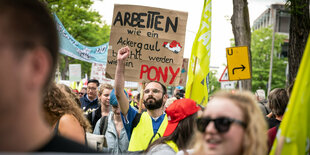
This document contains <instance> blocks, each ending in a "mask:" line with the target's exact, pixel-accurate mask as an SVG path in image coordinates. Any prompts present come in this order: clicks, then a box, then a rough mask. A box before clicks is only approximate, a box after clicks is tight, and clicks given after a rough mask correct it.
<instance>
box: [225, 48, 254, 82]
mask: <svg viewBox="0 0 310 155" xmlns="http://www.w3.org/2000/svg"><path fill="white" fill-rule="evenodd" d="M226 57H227V69H228V75H229V76H228V77H229V81H233V80H245V79H251V69H250V60H249V53H248V47H247V46H240V47H230V48H226Z"/></svg>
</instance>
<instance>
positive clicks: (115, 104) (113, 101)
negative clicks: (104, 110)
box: [110, 89, 128, 115]
mask: <svg viewBox="0 0 310 155" xmlns="http://www.w3.org/2000/svg"><path fill="white" fill-rule="evenodd" d="M124 93H125V95H126V96H127V98H128V94H127V92H126V91H125V90H124ZM110 105H111V106H112V110H113V113H114V114H115V115H120V114H121V112H120V109H119V105H118V102H117V99H116V95H115V90H114V89H113V90H112V91H111V93H110Z"/></svg>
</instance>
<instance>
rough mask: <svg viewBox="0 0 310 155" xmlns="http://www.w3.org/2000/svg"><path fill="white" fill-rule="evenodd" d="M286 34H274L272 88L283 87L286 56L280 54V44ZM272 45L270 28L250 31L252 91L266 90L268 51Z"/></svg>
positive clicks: (268, 62) (268, 63)
mask: <svg viewBox="0 0 310 155" xmlns="http://www.w3.org/2000/svg"><path fill="white" fill-rule="evenodd" d="M286 38H287V36H285V35H282V34H275V44H274V57H273V68H272V72H273V74H272V83H271V89H273V88H285V83H286V76H285V69H286V65H287V58H284V57H282V56H281V44H283V41H284V39H286ZM271 45H272V29H270V28H262V29H259V30H255V31H254V32H252V42H251V51H252V91H253V92H255V90H257V89H259V88H261V89H264V90H265V91H266V92H267V83H268V75H269V65H270V51H271Z"/></svg>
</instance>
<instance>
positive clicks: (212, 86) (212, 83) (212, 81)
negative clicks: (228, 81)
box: [208, 71, 221, 96]
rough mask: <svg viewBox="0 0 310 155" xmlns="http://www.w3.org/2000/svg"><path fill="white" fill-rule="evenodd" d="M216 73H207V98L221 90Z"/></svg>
mask: <svg viewBox="0 0 310 155" xmlns="http://www.w3.org/2000/svg"><path fill="white" fill-rule="evenodd" d="M216 72H217V71H210V72H209V87H208V89H209V96H212V94H213V93H214V92H216V91H218V90H220V89H221V84H220V82H219V81H218V79H217V78H216V76H215V75H216Z"/></svg>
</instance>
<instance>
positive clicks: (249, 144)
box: [194, 91, 268, 155]
mask: <svg viewBox="0 0 310 155" xmlns="http://www.w3.org/2000/svg"><path fill="white" fill-rule="evenodd" d="M213 97H214V98H225V99H229V100H232V101H233V103H235V105H236V106H237V107H239V108H240V109H241V111H242V114H243V118H244V122H245V124H246V125H247V126H246V128H245V135H244V140H243V147H242V154H243V155H248V154H251V155H261V154H267V151H268V147H267V144H268V143H267V124H266V121H265V119H264V117H263V115H262V112H261V110H260V109H259V107H258V103H257V101H256V98H255V96H254V95H253V94H252V93H251V92H248V91H243V92H240V91H235V92H234V93H231V92H228V91H219V92H217V93H216V94H214V96H213ZM202 137H204V136H203V135H202V133H199V132H198V131H196V134H195V139H194V141H196V143H195V145H194V150H196V151H200V152H201V151H202V150H203V149H204V148H203V140H202ZM197 139H199V140H197ZM196 153H198V154H199V152H196Z"/></svg>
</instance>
